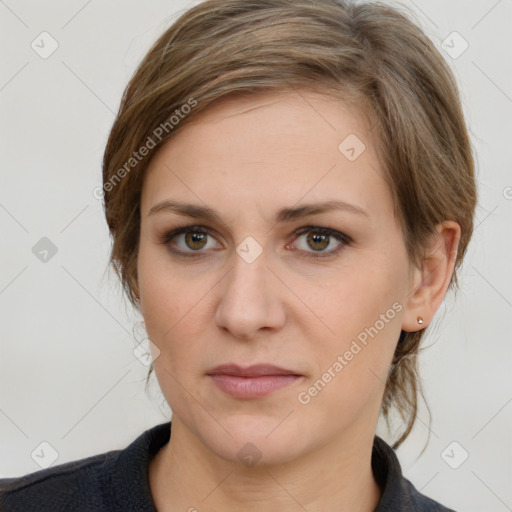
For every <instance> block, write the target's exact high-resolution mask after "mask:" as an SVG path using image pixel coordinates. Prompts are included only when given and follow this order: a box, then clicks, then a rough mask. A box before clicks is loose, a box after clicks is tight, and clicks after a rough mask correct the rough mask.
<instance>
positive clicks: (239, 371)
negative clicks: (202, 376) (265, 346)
mask: <svg viewBox="0 0 512 512" xmlns="http://www.w3.org/2000/svg"><path fill="white" fill-rule="evenodd" d="M219 374H221V375H236V376H239V377H260V376H262V375H300V374H299V373H297V372H295V371H293V370H287V369H286V368H280V367H278V366H274V365H273V364H255V365H252V366H247V367H245V368H244V367H242V366H239V365H237V364H233V363H230V364H221V365H219V366H216V367H215V368H213V369H212V370H209V371H208V372H207V375H219Z"/></svg>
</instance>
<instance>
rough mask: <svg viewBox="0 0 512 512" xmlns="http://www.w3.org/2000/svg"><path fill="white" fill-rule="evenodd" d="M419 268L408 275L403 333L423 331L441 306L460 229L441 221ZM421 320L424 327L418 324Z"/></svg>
mask: <svg viewBox="0 0 512 512" xmlns="http://www.w3.org/2000/svg"><path fill="white" fill-rule="evenodd" d="M436 231H437V234H436V235H434V236H433V237H432V239H431V243H430V245H429V247H428V249H427V253H426V256H425V259H424V260H423V262H422V264H421V267H414V268H413V270H412V273H411V287H410V291H409V295H408V297H407V299H406V307H405V313H404V316H403V322H402V330H403V331H407V332H415V331H419V330H421V329H424V328H425V327H426V326H427V325H428V324H429V323H430V322H431V321H432V319H433V317H434V315H435V313H436V311H437V310H438V308H439V306H440V305H441V303H442V301H443V299H444V296H445V294H446V290H447V289H448V286H449V285H450V281H451V278H452V275H453V272H454V269H455V262H456V260H457V251H458V247H459V240H460V226H459V224H457V223H456V222H454V221H444V222H442V223H441V224H438V225H437V226H436ZM419 318H421V319H422V320H423V323H418V319H419Z"/></svg>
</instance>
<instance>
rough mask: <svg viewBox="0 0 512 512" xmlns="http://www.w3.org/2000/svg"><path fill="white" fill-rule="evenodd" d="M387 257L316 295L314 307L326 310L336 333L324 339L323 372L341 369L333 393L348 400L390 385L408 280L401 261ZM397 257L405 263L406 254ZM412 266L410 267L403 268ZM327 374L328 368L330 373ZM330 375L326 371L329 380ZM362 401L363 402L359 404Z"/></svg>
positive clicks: (325, 319)
mask: <svg viewBox="0 0 512 512" xmlns="http://www.w3.org/2000/svg"><path fill="white" fill-rule="evenodd" d="M391 259H392V258H391V257H389V258H388V257H382V258H381V259H380V260H379V261H373V262H372V264H371V265H363V266H361V267H360V271H356V270H355V269H352V270H353V271H351V272H347V274H346V275H344V276H342V277H341V278H340V277H339V276H338V277H337V278H336V279H334V278H333V279H332V280H331V281H330V282H331V283H333V284H331V285H330V286H327V287H325V288H324V290H323V293H322V294H317V295H315V296H312V297H313V298H314V300H315V301H316V302H315V305H312V309H314V310H315V311H320V312H322V314H321V318H322V320H323V322H324V323H325V324H326V325H327V326H329V328H330V330H331V331H334V334H333V333H332V332H328V331H327V330H326V331H325V332H326V333H327V334H326V336H325V338H324V340H323V342H322V341H321V340H320V342H319V344H318V346H319V347H322V352H321V353H319V354H318V355H319V356H320V357H319V363H320V367H321V369H320V371H321V372H330V373H331V374H335V375H336V378H334V379H332V380H333V381H336V384H334V385H333V386H332V398H333V400H335V401H337V402H338V403H339V399H340V396H343V400H344V401H345V403H346V404H347V405H348V404H350V403H353V406H354V407H356V408H357V407H359V406H360V404H361V403H362V402H365V401H366V400H368V399H370V397H371V396H376V397H377V396H379V398H380V394H381V393H382V392H383V390H384V385H385V382H386V380H387V375H388V369H389V366H390V364H391V360H392V357H393V353H394V350H395V347H396V343H397V341H398V338H399V335H400V331H401V323H402V316H403V312H404V305H403V298H402V297H403V287H404V283H405V282H406V281H405V279H404V275H405V274H404V273H403V272H402V271H401V270H397V269H399V268H400V265H399V264H398V265H396V264H392V263H391ZM395 261H397V262H400V261H401V260H400V257H398V258H396V257H395ZM402 268H406V267H402ZM324 375H325V373H324ZM328 379H329V375H325V379H324V378H322V379H321V380H322V381H324V380H328ZM358 404H359V405H358Z"/></svg>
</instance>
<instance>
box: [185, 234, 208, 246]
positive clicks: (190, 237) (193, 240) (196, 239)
mask: <svg viewBox="0 0 512 512" xmlns="http://www.w3.org/2000/svg"><path fill="white" fill-rule="evenodd" d="M204 241H205V234H204V233H187V244H188V245H189V247H190V248H191V249H202V248H203V247H204V245H205V244H204ZM189 242H190V244H189ZM201 242H203V243H201ZM198 243H199V246H197V245H196V244H198Z"/></svg>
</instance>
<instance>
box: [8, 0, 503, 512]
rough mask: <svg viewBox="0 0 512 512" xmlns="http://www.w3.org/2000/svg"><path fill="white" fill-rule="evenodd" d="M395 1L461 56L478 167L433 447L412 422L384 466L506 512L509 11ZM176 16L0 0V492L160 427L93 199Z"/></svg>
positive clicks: (429, 371) (476, 505)
mask: <svg viewBox="0 0 512 512" xmlns="http://www.w3.org/2000/svg"><path fill="white" fill-rule="evenodd" d="M194 3H197V2H194ZM404 3H406V4H408V5H409V6H410V7H411V8H412V9H413V10H414V11H415V12H416V13H417V16H418V19H419V20H420V22H421V24H422V26H423V27H424V28H425V30H426V31H427V33H428V34H429V35H430V36H431V37H432V38H433V39H434V40H435V41H436V44H437V45H438V46H439V47H440V48H441V49H442V43H441V41H442V40H445V38H446V37H447V36H448V35H449V34H451V33H452V32H453V31H456V32H458V33H459V34H460V35H461V36H462V37H463V38H464V40H466V41H467V42H468V44H469V47H468V49H467V50H466V51H465V52H464V53H463V54H462V55H460V56H459V57H458V58H455V59H453V58H451V57H450V56H448V55H446V57H447V60H448V61H449V62H450V63H451V65H452V67H453V69H454V70H455V73H456V75H457V78H458V80H459V82H460V86H461V90H462V95H463V102H464V108H465V111H466V113H467V118H468V123H469V126H470V130H471V136H472V140H473V143H474V145H475V148H476V151H477V153H478V183H479V193H480V198H479V199H480V200H479V207H478V210H477V220H476V230H475V234H474V239H473V241H472V243H471V245H470V248H469V251H468V254H467V259H466V262H465V265H464V270H463V273H462V274H461V282H462V286H461V289H460V292H459V293H458V295H457V297H456V298H455V300H454V298H453V295H452V294H451V293H450V294H449V296H448V297H447V298H446V300H445V303H444V304H443V306H442V307H441V310H440V311H439V314H438V315H437V317H436V321H435V322H434V325H433V326H432V327H430V328H429V331H430V337H429V339H428V343H429V344H432V347H431V348H429V349H428V350H427V351H425V353H424V354H423V356H422V371H423V376H424V381H425V390H426V394H427V398H428V402H429V404H430V407H431V410H432V412H433V420H432V423H431V427H430V441H429V444H428V447H427V448H426V450H425V451H424V453H423V454H421V450H422V448H423V447H424V445H425V443H426V441H427V437H428V433H429V432H428V429H427V426H426V425H427V424H428V415H427V412H426V411H425V409H424V408H422V410H421V411H420V414H419V421H418V424H417V427H416V428H415V430H414V432H413V435H412V436H411V437H410V439H409V440H408V441H407V442H406V443H405V444H404V445H403V447H401V448H400V449H399V451H398V454H399V458H400V460H401V463H402V466H403V470H404V473H405V475H406V476H407V477H408V478H409V479H410V480H411V481H412V482H413V483H414V484H415V485H416V487H417V488H418V489H421V491H422V492H423V493H425V494H427V495H429V496H432V497H433V498H435V499H437V500H439V501H441V502H442V503H444V504H446V505H447V506H450V507H452V508H454V509H456V510H460V511H468V512H477V511H482V512H483V511H485V512H494V511H495V512H501V511H506V510H512V486H511V485H510V483H511V481H512V436H511V425H512V377H511V373H512V372H511V368H512V361H511V359H512V358H511V344H510V332H511V328H512V314H511V313H512V293H511V290H512V275H511V274H512V273H511V265H510V261H511V256H512V237H511V233H512V231H511V224H512V222H511V220H512V200H511V198H512V188H510V187H512V173H511V163H512V162H511V151H510V147H511V142H512V141H511V140H510V135H511V133H512V116H511V114H512V73H511V65H510V60H511V51H510V50H511V48H512V32H511V31H510V26H511V22H512V2H511V1H510V0H501V1H495V0H478V1H471V2H468V1H462V0H460V1H453V0H451V1H446V0H435V1H433V0H422V1H420V0H416V1H415V2H414V3H412V2H404ZM188 5H191V3H190V2H185V1H173V2H171V1H153V2H135V1H133V0H132V1H121V0H116V1H113V0H108V1H102V2H100V1H98V0H92V1H88V2H87V1H83V0H81V1H67V2H57V1H55V0H53V1H46V2H37V1H35V0H31V1H16V0H5V1H4V0H0V37H1V44H0V49H1V63H2V64H1V67H0V107H1V112H0V119H1V121H0V129H1V134H0V140H1V142H0V144H1V167H0V169H1V189H0V223H1V228H2V249H1V265H0V311H1V324H0V329H1V338H0V343H1V345H0V477H2V476H3V477H6V476H17V475H22V474H25V473H28V472H33V471H36V470H38V469H40V467H39V466H38V465H37V463H36V462H35V461H34V460H33V458H32V457H31V453H32V452H33V451H34V450H35V449H36V448H38V449H40V443H41V442H47V443H49V444H50V445H51V446H52V447H53V448H54V449H55V450H56V452H57V453H58V459H57V460H56V461H55V462H54V464H60V463H63V462H66V461H70V460H74V459H78V458H83V457H87V456H90V455H93V454H96V453H101V452H104V451H108V450H112V449H121V448H124V447H125V446H126V445H127V444H128V443H129V442H131V441H132V440H133V439H135V437H136V436H138V435H139V434H140V433H141V432H142V431H143V430H145V429H147V428H149V427H151V426H153V425H155V424H157V423H162V422H164V421H167V420H168V419H169V418H170V411H169V409H168V408H166V407H161V406H160V402H161V396H160V395H159V390H158V384H157V383H156V381H155V380H153V384H152V387H151V390H152V391H151V395H152V396H151V399H150V398H148V397H147V396H146V394H145V391H144V380H145V376H146V373H147V367H146V366H144V364H143V363H142V362H141V361H139V360H138V359H137V358H136V357H135V356H134V354H133V350H134V348H135V346H136V345H137V343H138V342H140V341H142V340H143V339H144V334H143V331H141V329H139V328H138V327H140V325H139V324H137V322H139V321H140V320H141V319H140V318H139V317H137V316H136V315H135V314H134V313H133V311H132V310H131V308H130V307H129V306H128V305H127V302H126V301H124V300H123V299H122V296H121V293H120V287H119V286H118V285H117V283H116V280H115V277H114V275H113V273H111V274H109V273H108V272H107V271H106V268H107V267H106V266H107V260H108V254H109V248H110V240H109V236H108V231H107V227H106V223H105V221H104V217H103V211H102V206H101V203H100V202H99V201H98V200H96V199H95V198H94V196H93V189H94V188H95V187H97V186H100V185H101V173H100V172H101V165H100V164H101V157H102V152H103V149H104V144H105V142H106V138H107V135H108V131H109V128H110V127H111V125H112V122H113V120H114V114H115V112H116V110H117V108H118V105H119V101H120V98H121V94H122V91H123V89H124V87H125V85H126V83H127V81H128V79H129V77H130V76H131V74H132V72H133V71H134V69H135V67H136V65H137V63H138V62H139V61H140V59H141V58H142V56H143V55H144V53H145V52H146V50H147V49H148V48H149V46H150V44H151V43H152V42H153V41H154V40H155V39H156V37H157V36H158V35H159V34H160V33H161V32H162V31H163V30H164V29H165V28H166V27H167V26H168V25H169V24H170V23H171V22H172V21H173V20H174V19H175V17H176V13H178V12H179V11H181V10H182V9H185V8H186V7H187V6H188ZM43 31H47V32H49V33H50V34H51V36H52V37H53V38H54V39H55V40H56V41H57V42H58V45H59V46H58V49H57V50H56V51H55V52H54V53H53V54H52V55H51V56H50V57H48V58H47V59H43V58H41V57H40V56H39V55H38V54H37V53H36V52H35V51H34V50H33V49H32V48H31V42H32V41H33V40H34V39H36V42H37V40H38V39H37V37H38V36H39V34H40V33H41V32H43ZM451 40H453V39H448V40H447V42H448V44H449V45H450V44H451V43H450V41H451ZM460 44H461V43H460V41H457V40H454V43H453V45H454V50H452V51H456V50H458V49H460V48H461V46H460ZM46 48H48V46H46ZM442 51H444V50H442ZM42 237H48V238H49V239H50V240H51V241H52V242H53V243H54V244H55V245H56V247H57V253H56V254H55V255H54V256H53V257H52V258H51V259H49V261H48V262H46V263H43V262H41V261H40V260H39V259H38V258H36V256H35V255H34V254H33V252H32V247H33V246H34V245H35V244H36V243H37V242H38V241H39V240H40V239H41V238H42ZM379 433H380V434H381V435H382V436H383V437H385V438H386V439H389V436H388V435H387V434H386V432H385V430H379ZM453 441H456V442H457V443H458V445H456V446H455V449H454V451H451V450H452V448H453V445H452V447H450V448H449V449H448V451H447V452H444V453H445V455H444V457H443V456H442V453H443V451H444V450H445V448H446V447H447V446H449V445H450V443H452V442H453ZM43 446H44V445H43ZM462 450H465V451H467V452H468V453H469V457H468V459H467V460H466V461H465V462H464V463H463V464H462V465H460V467H459V468H458V469H452V468H451V467H450V466H449V465H448V464H447V462H446V461H447V460H450V462H451V464H452V465H455V463H457V462H458V461H460V460H462V459H461V457H462V455H463V453H464V452H463V451H462ZM47 453H50V452H49V451H48V450H47ZM447 454H448V457H447ZM454 461H455V462H454Z"/></svg>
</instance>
